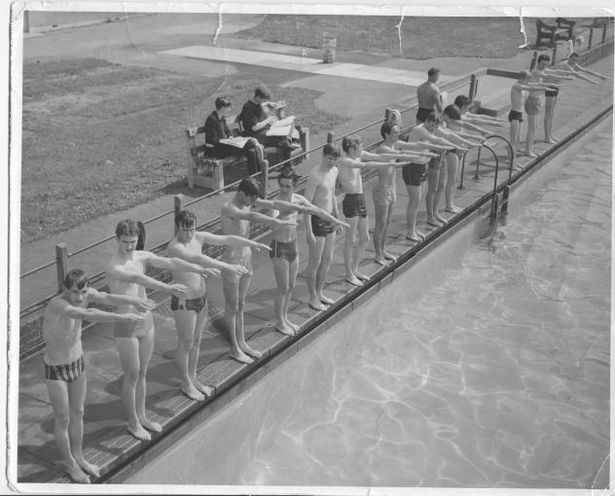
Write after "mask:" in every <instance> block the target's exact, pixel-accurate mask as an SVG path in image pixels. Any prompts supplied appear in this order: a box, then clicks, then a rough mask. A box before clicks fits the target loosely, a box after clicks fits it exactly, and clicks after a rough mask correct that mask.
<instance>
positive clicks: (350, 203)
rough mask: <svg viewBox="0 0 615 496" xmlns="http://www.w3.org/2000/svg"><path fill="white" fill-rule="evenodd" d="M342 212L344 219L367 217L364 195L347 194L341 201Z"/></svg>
mask: <svg viewBox="0 0 615 496" xmlns="http://www.w3.org/2000/svg"><path fill="white" fill-rule="evenodd" d="M342 212H344V217H346V218H347V219H350V218H351V217H367V207H366V206H365V195H364V194H363V193H349V194H347V195H346V196H345V197H344V199H343V200H342Z"/></svg>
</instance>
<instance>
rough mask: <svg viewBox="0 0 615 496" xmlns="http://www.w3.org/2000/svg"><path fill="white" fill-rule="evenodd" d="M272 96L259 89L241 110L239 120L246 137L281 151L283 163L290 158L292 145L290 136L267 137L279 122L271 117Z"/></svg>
mask: <svg viewBox="0 0 615 496" xmlns="http://www.w3.org/2000/svg"><path fill="white" fill-rule="evenodd" d="M270 99H271V95H270V94H269V92H267V91H266V90H265V89H263V88H261V87H257V88H256V89H255V90H254V96H252V98H250V99H249V100H248V101H247V102H246V103H245V104H244V106H243V108H242V109H241V112H240V114H239V115H238V116H237V120H238V121H239V122H241V124H242V126H243V134H244V136H250V137H254V138H256V139H257V140H258V142H259V143H261V144H262V145H264V146H271V147H276V148H279V149H280V154H281V156H282V161H284V160H288V159H289V158H290V153H291V151H292V144H291V140H290V137H289V136H267V131H268V130H269V129H270V128H271V126H272V124H273V123H274V122H275V121H276V120H277V118H276V117H275V116H274V115H269V112H270V110H271V105H269V100H270Z"/></svg>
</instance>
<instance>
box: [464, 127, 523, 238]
mask: <svg viewBox="0 0 615 496" xmlns="http://www.w3.org/2000/svg"><path fill="white" fill-rule="evenodd" d="M492 138H497V139H501V140H502V141H504V143H506V146H507V147H508V152H509V156H510V165H509V167H508V180H507V181H506V183H505V184H504V187H503V189H502V198H501V199H500V197H499V193H498V173H499V170H500V159H499V157H498V155H497V153H495V151H494V150H493V148H492V147H491V146H489V145H487V144H485V143H483V144H482V145H481V146H480V147H479V149H478V155H477V157H476V171H475V172H474V179H476V180H478V179H479V175H478V170H479V167H480V158H481V151H482V149H483V148H485V149H486V150H489V152H491V155H493V158H494V159H495V174H494V176H493V190H492V192H491V208H490V210H489V230H490V231H492V229H493V227H494V226H495V225H496V223H497V220H498V210H501V212H502V213H504V214H506V212H508V197H509V195H510V183H511V182H512V172H513V164H514V163H515V153H514V150H513V147H512V144H511V143H510V141H509V140H507V139H506V138H504V137H503V136H500V135H498V134H492V135H489V136H487V137H486V138H485V141H487V140H489V139H492ZM466 153H467V152H466ZM466 153H464V154H463V159H462V163H461V181H460V183H459V187H458V189H463V172H464V170H465V162H466ZM500 207H501V208H500Z"/></svg>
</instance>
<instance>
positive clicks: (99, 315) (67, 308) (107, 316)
mask: <svg viewBox="0 0 615 496" xmlns="http://www.w3.org/2000/svg"><path fill="white" fill-rule="evenodd" d="M50 305H54V308H53V310H54V311H55V312H57V313H59V314H61V315H64V316H65V317H68V318H69V319H75V320H87V321H89V322H139V321H142V320H143V318H144V315H143V314H141V315H139V314H137V313H115V312H107V311H105V310H99V309H98V308H83V307H76V306H73V305H71V304H70V303H68V302H58V301H56V302H53V300H52V302H51V303H50Z"/></svg>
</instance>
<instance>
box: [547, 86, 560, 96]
mask: <svg viewBox="0 0 615 496" xmlns="http://www.w3.org/2000/svg"><path fill="white" fill-rule="evenodd" d="M557 95H559V88H556V89H554V90H545V96H547V97H548V96H550V97H554V96H557Z"/></svg>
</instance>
